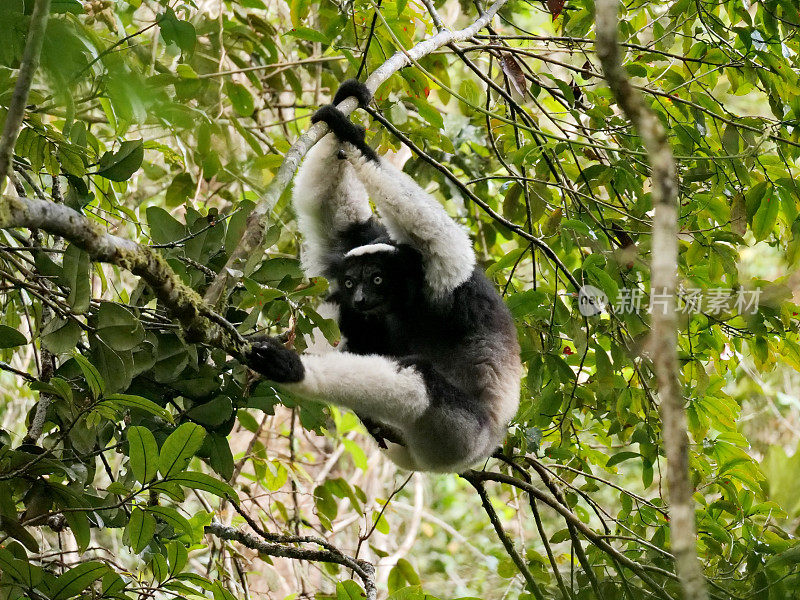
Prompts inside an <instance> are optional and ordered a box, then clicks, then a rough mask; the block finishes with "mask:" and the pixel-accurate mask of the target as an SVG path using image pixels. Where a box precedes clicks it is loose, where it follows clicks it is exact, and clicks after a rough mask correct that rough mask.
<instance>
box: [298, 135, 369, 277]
mask: <svg viewBox="0 0 800 600" xmlns="http://www.w3.org/2000/svg"><path fill="white" fill-rule="evenodd" d="M341 151H342V148H341V143H340V142H339V140H338V139H337V138H336V137H335V136H333V135H327V136H325V137H324V138H322V140H320V141H319V142H318V143H317V145H316V146H314V147H313V148H312V149H311V150H310V151H309V153H308V155H307V156H306V158H305V160H304V161H303V165H302V166H301V167H300V170H299V172H298V173H297V177H296V178H295V181H294V190H293V195H292V196H293V203H294V208H295V212H296V213H297V222H298V227H299V229H300V231H301V232H303V238H304V239H303V251H302V253H301V259H302V263H303V267H304V269H305V271H306V274H307V275H308V276H311V277H313V276H317V275H325V274H327V268H328V266H329V261H330V257H331V253H333V252H335V251H336V250H338V248H337V245H338V244H339V243H340V241H341V240H340V234H341V233H342V232H344V231H346V230H347V229H348V228H349V227H352V226H353V225H354V224H366V223H369V221H370V218H371V217H372V210H371V209H370V206H369V200H368V198H367V193H366V191H365V190H364V186H363V185H362V184H361V182H360V181H359V179H358V177H356V175H355V171H354V170H353V167H352V165H351V164H350V163H349V162H348V161H346V160H341V159H340V158H339V153H340V152H341Z"/></svg>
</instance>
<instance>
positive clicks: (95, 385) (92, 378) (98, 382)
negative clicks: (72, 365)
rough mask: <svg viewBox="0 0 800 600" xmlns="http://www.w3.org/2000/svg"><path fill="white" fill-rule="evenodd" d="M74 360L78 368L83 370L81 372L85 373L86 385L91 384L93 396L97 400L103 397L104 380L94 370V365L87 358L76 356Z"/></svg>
mask: <svg viewBox="0 0 800 600" xmlns="http://www.w3.org/2000/svg"><path fill="white" fill-rule="evenodd" d="M74 358H75V362H77V363H78V366H79V367H80V368H81V371H83V376H84V377H85V378H86V383H88V384H89V389H90V390H91V391H92V396H93V397H94V399H95V400H97V399H98V398H100V396H102V395H103V390H105V383H104V382H103V378H102V377H100V373H98V372H97V369H95V368H94V365H92V363H90V362H89V360H88V359H87V358H86V357H85V356H82V355H80V354H76V355H75V356H74Z"/></svg>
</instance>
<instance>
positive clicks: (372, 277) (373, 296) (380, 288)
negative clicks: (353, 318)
mask: <svg viewBox="0 0 800 600" xmlns="http://www.w3.org/2000/svg"><path fill="white" fill-rule="evenodd" d="M392 275H393V273H392V269H390V268H389V264H388V263H387V260H386V257H383V256H380V255H367V256H358V257H353V258H350V259H348V260H347V261H346V262H345V264H344V265H343V268H342V272H341V274H340V276H339V281H338V283H339V294H340V297H341V299H342V301H343V302H344V303H345V304H346V305H348V306H349V307H350V308H352V309H353V310H355V311H357V312H360V313H363V314H366V315H376V316H377V315H382V314H385V313H386V312H388V311H389V310H390V308H391V301H392V297H393V294H392V293H391V290H392V287H393V285H392Z"/></svg>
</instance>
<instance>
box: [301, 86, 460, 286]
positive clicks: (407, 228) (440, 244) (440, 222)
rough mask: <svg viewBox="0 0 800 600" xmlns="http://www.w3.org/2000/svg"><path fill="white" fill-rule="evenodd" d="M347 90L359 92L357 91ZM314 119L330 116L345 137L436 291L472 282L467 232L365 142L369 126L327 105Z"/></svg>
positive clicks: (392, 226) (386, 216)
mask: <svg viewBox="0 0 800 600" xmlns="http://www.w3.org/2000/svg"><path fill="white" fill-rule="evenodd" d="M362 87H363V86H362ZM364 89H365V90H366V88H364ZM347 93H348V95H354V93H353V92H352V91H351V90H348V91H347ZM364 93H369V92H368V91H366V92H364ZM337 96H338V94H337ZM314 119H315V120H316V121H325V123H327V124H328V126H329V127H330V128H331V131H333V133H334V134H335V135H336V137H337V138H339V139H340V140H341V141H342V142H344V143H343V148H344V149H345V150H346V152H347V155H348V159H349V162H350V163H351V164H352V165H353V168H354V170H355V173H356V174H357V175H358V177H359V179H360V180H361V182H362V183H363V185H364V187H365V188H366V190H367V192H368V193H369V195H370V197H371V198H372V201H373V202H374V203H375V205H376V206H377V207H378V211H379V212H380V214H381V217H382V218H383V221H384V223H385V224H386V226H387V229H388V230H389V234H390V235H391V237H392V238H393V239H395V240H396V241H397V242H400V243H407V244H410V245H412V246H414V247H415V248H416V249H417V250H419V251H420V252H421V254H422V256H423V259H424V264H425V280H426V282H427V284H428V287H429V291H430V292H431V293H432V295H433V296H436V297H442V296H445V295H446V294H448V293H449V292H451V291H452V290H454V289H455V288H456V287H458V286H459V285H461V284H462V283H464V282H465V281H467V279H469V278H470V276H471V275H472V271H473V269H474V267H475V254H474V252H473V249H472V242H471V241H470V239H469V236H468V235H467V232H466V231H464V230H463V229H462V228H461V227H459V226H458V225H457V224H456V223H455V222H454V221H453V220H452V219H451V218H450V217H449V216H448V214H447V212H446V211H445V210H444V208H443V207H442V206H441V205H440V204H439V203H438V202H437V201H436V200H435V199H434V198H433V197H432V196H430V195H429V194H428V193H427V192H425V190H423V189H422V188H421V187H420V186H419V185H417V183H416V182H415V181H414V180H413V179H411V177H409V176H408V175H406V174H405V173H403V172H402V171H400V170H399V169H397V168H396V167H394V166H393V165H391V164H390V163H388V162H386V161H385V160H383V159H382V158H380V157H379V156H378V155H377V154H376V153H375V151H374V150H373V149H372V148H370V147H369V146H368V145H367V144H366V143H365V142H364V130H363V129H362V128H361V127H359V126H357V125H355V124H354V123H352V122H351V121H350V120H349V119H348V118H347V117H345V116H344V115H343V114H342V113H341V112H340V111H339V110H337V109H336V108H335V107H334V106H330V105H329V106H324V107H322V108H321V109H320V110H319V111H317V113H316V114H315V115H314Z"/></svg>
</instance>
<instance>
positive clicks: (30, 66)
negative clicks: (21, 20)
mask: <svg viewBox="0 0 800 600" xmlns="http://www.w3.org/2000/svg"><path fill="white" fill-rule="evenodd" d="M49 16H50V0H36V4H35V5H34V6H33V14H32V15H31V25H30V28H29V29H28V39H27V41H26V42H25V50H24V51H23V53H22V62H21V63H20V66H19V75H18V76H17V83H16V85H15V86H14V94H13V95H12V96H11V104H10V105H9V106H8V114H7V115H6V122H5V125H4V126H3V135H2V137H0V192H2V191H3V186H4V185H5V183H6V177H7V176H8V175H9V171H10V169H11V155H12V154H13V152H14V146H15V145H16V143H17V138H18V137H19V131H20V129H21V128H22V119H23V117H24V116H25V106H26V105H27V103H28V93H29V92H30V91H31V84H32V83H33V75H34V73H35V72H36V67H38V66H39V55H40V54H41V53H42V43H43V42H44V33H45V29H47V18H48V17H49Z"/></svg>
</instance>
